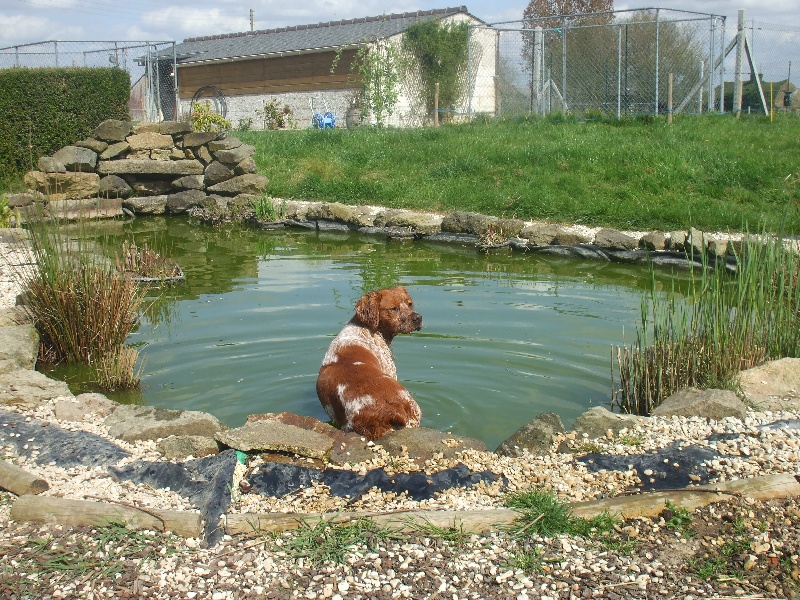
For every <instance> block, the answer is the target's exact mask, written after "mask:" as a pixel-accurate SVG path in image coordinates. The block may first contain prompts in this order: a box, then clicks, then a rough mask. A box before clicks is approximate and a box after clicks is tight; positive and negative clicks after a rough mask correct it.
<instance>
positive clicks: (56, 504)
mask: <svg viewBox="0 0 800 600" xmlns="http://www.w3.org/2000/svg"><path fill="white" fill-rule="evenodd" d="M10 517H11V519H12V520H14V521H33V522H40V523H57V524H59V525H66V526H69V527H80V526H88V527H98V526H103V525H108V524H109V523H122V524H123V525H125V526H126V527H130V528H131V529H152V530H155V531H171V532H173V533H176V534H178V535H180V536H183V537H200V536H202V534H203V517H202V515H201V514H200V513H199V512H189V511H177V510H160V509H146V510H142V509H139V508H136V507H133V506H127V505H124V504H116V503H114V502H96V501H93V500H70V499H69V498H55V497H51V496H20V497H19V498H17V500H16V501H15V502H14V504H13V505H12V506H11V515H10Z"/></svg>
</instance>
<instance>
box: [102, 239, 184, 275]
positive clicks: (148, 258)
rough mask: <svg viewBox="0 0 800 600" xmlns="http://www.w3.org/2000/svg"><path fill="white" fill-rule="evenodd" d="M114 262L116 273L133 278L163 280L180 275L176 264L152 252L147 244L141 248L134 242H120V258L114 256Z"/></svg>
mask: <svg viewBox="0 0 800 600" xmlns="http://www.w3.org/2000/svg"><path fill="white" fill-rule="evenodd" d="M115 260H116V265H117V271H120V272H122V273H126V274H129V275H131V276H133V277H135V278H136V277H141V278H147V279H164V278H171V277H178V276H179V275H180V274H181V269H180V267H179V266H178V265H177V264H175V263H174V262H173V261H171V260H170V259H168V258H166V257H164V256H161V255H160V254H159V253H158V252H156V251H155V250H152V249H151V248H150V247H149V246H148V245H147V242H145V243H144V244H142V247H141V248H139V247H138V246H137V245H136V243H135V242H129V241H127V240H126V241H124V242H122V256H121V257H120V256H116V257H115Z"/></svg>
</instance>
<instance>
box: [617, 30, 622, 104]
mask: <svg viewBox="0 0 800 600" xmlns="http://www.w3.org/2000/svg"><path fill="white" fill-rule="evenodd" d="M621 118H622V26H621V25H620V26H619V27H617V119H621Z"/></svg>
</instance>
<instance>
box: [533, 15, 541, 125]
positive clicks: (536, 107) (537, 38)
mask: <svg viewBox="0 0 800 600" xmlns="http://www.w3.org/2000/svg"><path fill="white" fill-rule="evenodd" d="M543 54H544V34H543V33H542V28H541V27H536V28H535V29H534V30H533V68H532V71H531V112H533V113H535V114H536V115H541V114H542V65H543V64H544V56H543ZM534 98H535V99H534Z"/></svg>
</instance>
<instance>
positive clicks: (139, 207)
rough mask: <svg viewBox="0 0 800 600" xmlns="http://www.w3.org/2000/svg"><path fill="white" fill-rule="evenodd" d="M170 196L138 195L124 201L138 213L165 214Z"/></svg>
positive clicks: (125, 206)
mask: <svg viewBox="0 0 800 600" xmlns="http://www.w3.org/2000/svg"><path fill="white" fill-rule="evenodd" d="M167 199H168V196H166V195H163V196H144V197H142V196H136V197H133V198H127V199H126V200H123V201H122V206H123V208H127V209H128V210H130V211H132V212H133V213H135V214H137V215H163V214H164V213H165V212H167Z"/></svg>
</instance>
